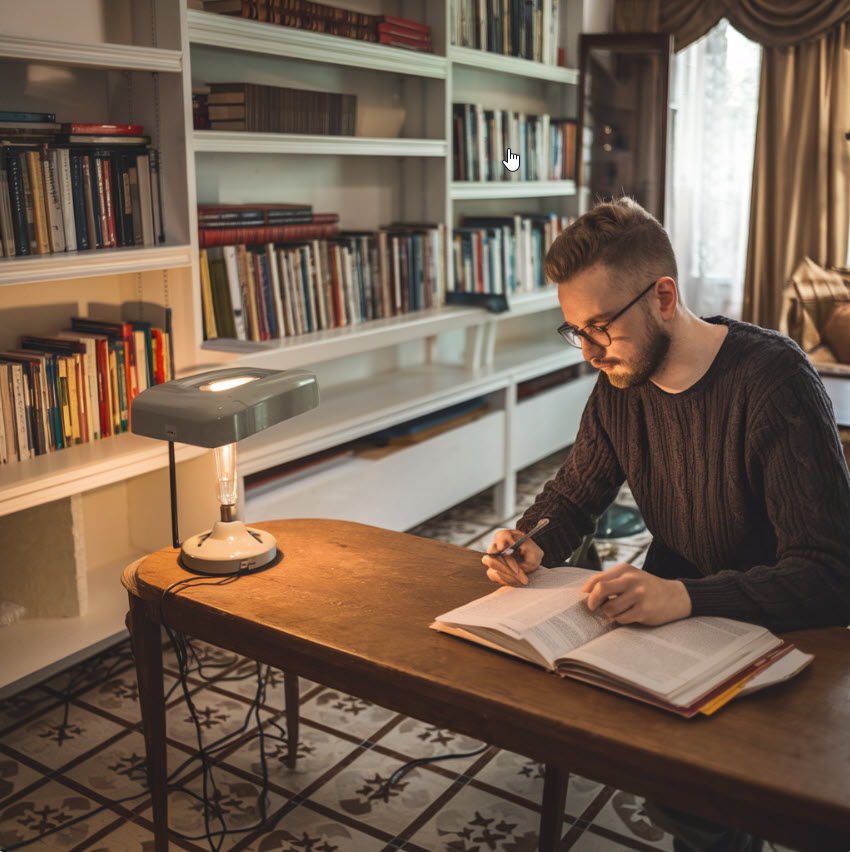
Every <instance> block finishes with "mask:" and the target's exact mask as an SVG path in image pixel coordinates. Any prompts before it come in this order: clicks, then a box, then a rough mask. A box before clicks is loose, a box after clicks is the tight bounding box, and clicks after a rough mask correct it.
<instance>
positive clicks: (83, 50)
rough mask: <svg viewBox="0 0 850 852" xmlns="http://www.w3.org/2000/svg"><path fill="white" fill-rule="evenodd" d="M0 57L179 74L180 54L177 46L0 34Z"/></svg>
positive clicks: (77, 65)
mask: <svg viewBox="0 0 850 852" xmlns="http://www.w3.org/2000/svg"><path fill="white" fill-rule="evenodd" d="M0 57H2V58H4V59H23V60H32V61H38V62H39V63H51V64H56V65H68V66H76V67H79V68H106V69H113V70H122V71H162V72H166V73H173V74H179V73H180V72H181V71H182V70H183V54H182V52H181V51H179V50H164V49H162V48H155V47H137V46H135V45H130V44H109V43H100V44H95V43H71V42H64V41H52V40H50V39H34V38H25V37H22V36H10V35H0Z"/></svg>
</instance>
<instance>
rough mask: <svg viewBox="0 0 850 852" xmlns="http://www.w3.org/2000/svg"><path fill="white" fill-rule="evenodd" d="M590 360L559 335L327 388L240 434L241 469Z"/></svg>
mask: <svg viewBox="0 0 850 852" xmlns="http://www.w3.org/2000/svg"><path fill="white" fill-rule="evenodd" d="M582 361H583V359H582V357H581V352H579V350H577V349H572V348H570V347H566V346H558V345H557V341H556V343H555V344H527V343H526V344H517V345H515V346H513V347H510V348H509V349H507V350H506V351H505V352H504V353H503V354H502V355H500V356H499V357H498V358H497V360H496V362H495V363H494V364H493V365H491V366H490V367H488V368H486V369H485V370H484V371H481V370H472V369H468V368H464V367H459V366H455V367H452V366H447V365H439V364H432V365H426V366H419V367H411V368H408V369H404V370H397V371H394V372H392V373H387V374H385V375H381V376H375V377H372V378H369V379H364V380H361V381H358V382H349V383H348V384H346V385H343V386H336V387H331V388H329V389H328V390H326V391H322V393H321V404H320V405H319V406H318V408H315V409H313V410H312V411H310V412H308V413H306V414H303V415H301V416H300V417H297V418H294V419H293V420H291V421H287V422H285V423H281V424H279V425H278V426H275V427H273V428H272V429H268V430H266V431H265V432H262V433H260V434H258V435H254V436H252V437H251V438H248V439H246V440H245V441H242V442H240V444H239V451H238V452H239V468H240V473H243V474H250V473H254V472H256V471H259V470H263V469H265V468H267V467H269V466H272V465H275V464H280V463H282V462H285V461H288V460H290V459H293V458H298V457H301V456H304V455H307V454H309V453H314V452H319V451H321V450H324V449H328V448H329V447H334V446H338V445H340V444H344V443H346V442H348V441H354V440H356V439H358V438H362V437H363V436H365V435H369V434H372V433H373V432H377V431H379V430H381V429H384V428H386V427H388V426H392V425H394V424H396V423H401V422H404V421H407V420H412V419H414V418H416V417H419V416H421V415H424V414H429V413H431V412H433V411H438V410H440V409H442V408H446V407H448V406H451V405H455V404H457V403H460V402H465V401H467V400H469V399H475V398H476V397H479V396H486V395H487V394H491V393H494V392H496V391H500V390H504V389H505V388H508V387H510V386H511V385H513V384H515V383H516V382H519V381H523V380H524V379H526V378H529V377H533V376H538V375H541V374H543V373H547V372H550V371H553V370H558V369H561V368H563V367H570V366H572V365H574V364H579V363H581V362H582ZM343 422H344V425H341V424H342V423H343ZM305 435H308V436H309V438H308V439H307V442H306V443H305Z"/></svg>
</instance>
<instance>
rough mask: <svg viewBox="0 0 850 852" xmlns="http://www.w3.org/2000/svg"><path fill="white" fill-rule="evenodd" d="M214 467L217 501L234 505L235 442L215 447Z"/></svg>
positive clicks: (223, 504) (226, 504)
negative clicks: (216, 475)
mask: <svg viewBox="0 0 850 852" xmlns="http://www.w3.org/2000/svg"><path fill="white" fill-rule="evenodd" d="M215 469H216V473H217V474H218V502H219V503H221V505H222V506H235V505H236V491H237V481H236V444H225V445H224V446H223V447H216V448H215Z"/></svg>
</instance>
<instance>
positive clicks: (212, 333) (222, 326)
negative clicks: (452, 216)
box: [201, 223, 446, 341]
mask: <svg viewBox="0 0 850 852" xmlns="http://www.w3.org/2000/svg"><path fill="white" fill-rule="evenodd" d="M445 242H446V241H445V226H443V225H442V224H440V225H432V224H419V223H408V224H404V223H398V224H393V225H390V226H388V227H386V228H382V229H380V230H379V231H366V232H362V231H358V232H353V231H349V232H341V233H340V234H339V235H338V236H337V237H335V238H333V239H313V240H310V241H301V242H297V243H285V244H275V243H267V244H266V245H263V246H247V245H236V246H232V245H230V246H221V247H215V248H208V249H202V250H201V297H202V299H201V301H202V305H203V314H204V334H205V337H206V339H207V340H213V339H216V338H235V339H237V340H250V341H263V340H271V339H275V338H282V337H294V336H296V335H301V334H307V333H309V332H312V331H319V330H322V329H330V328H339V327H342V326H348V325H355V324H357V323H360V322H364V321H366V320H371V319H378V318H381V317H391V316H396V315H399V314H404V313H408V312H410V311H415V310H419V309H422V308H430V307H436V306H438V305H442V304H443V303H444V301H445V291H446V279H445Z"/></svg>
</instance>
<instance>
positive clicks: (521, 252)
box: [452, 213, 573, 295]
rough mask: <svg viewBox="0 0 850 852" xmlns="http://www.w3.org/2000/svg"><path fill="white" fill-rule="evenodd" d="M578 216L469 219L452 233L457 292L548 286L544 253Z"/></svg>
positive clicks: (527, 289)
mask: <svg viewBox="0 0 850 852" xmlns="http://www.w3.org/2000/svg"><path fill="white" fill-rule="evenodd" d="M572 221H573V220H572V219H571V218H570V217H568V216H559V215H558V214H556V213H548V214H546V213H542V214H538V213H531V214H523V215H520V214H517V215H514V216H489V217H488V216H481V217H478V218H466V219H464V221H463V225H461V227H459V228H456V229H455V231H454V233H453V235H452V262H453V263H454V292H458V293H503V294H505V295H508V294H511V293H525V292H531V291H533V290H537V289H539V288H541V287H546V286H548V284H549V283H550V282H549V281H547V280H546V277H545V275H544V273H543V258H544V256H545V255H546V251H547V250H548V248H549V246H550V245H552V243H553V241H554V240H555V237H557V236H558V234H559V233H560V232H561V231H562V230H563V229H564V228H565V227H566V226H567V225H569V224H570V223H571V222H572Z"/></svg>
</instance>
